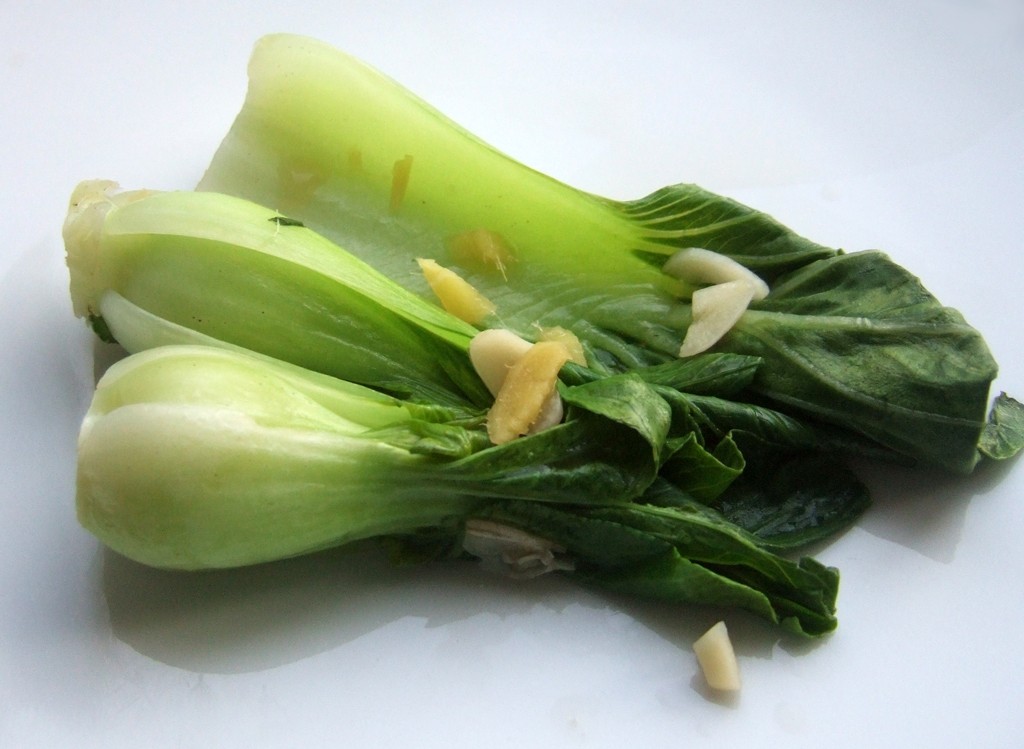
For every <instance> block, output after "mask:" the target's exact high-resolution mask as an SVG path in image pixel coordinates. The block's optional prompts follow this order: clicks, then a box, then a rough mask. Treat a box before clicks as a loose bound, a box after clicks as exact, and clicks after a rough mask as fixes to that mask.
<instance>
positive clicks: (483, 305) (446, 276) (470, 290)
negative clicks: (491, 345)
mask: <svg viewBox="0 0 1024 749" xmlns="http://www.w3.org/2000/svg"><path fill="white" fill-rule="evenodd" d="M416 262H417V263H419V266H420V270H422V271H423V276H424V278H426V279H427V283H428V284H430V288H431V290H432V291H433V292H434V294H435V295H436V296H437V298H438V300H439V301H440V302H441V306H442V307H444V308H445V309H446V310H448V312H450V313H452V314H453V315H455V316H456V317H457V318H459V319H460V320H462V321H463V322H468V323H469V324H470V325H479V324H480V323H481V322H482V321H483V320H484V319H485V318H486V317H487V316H488V315H492V314H494V310H495V306H494V303H493V302H492V301H491V300H490V299H488V298H487V297H485V296H484V295H483V294H481V293H480V292H479V291H478V290H477V289H476V287H474V286H473V285H472V284H471V283H470V282H469V281H467V280H466V279H464V278H462V276H460V275H459V274H457V273H456V272H455V271H453V270H450V269H448V268H445V267H444V266H443V265H439V264H438V263H437V262H436V261H434V260H428V259H425V258H418V259H417V260H416Z"/></svg>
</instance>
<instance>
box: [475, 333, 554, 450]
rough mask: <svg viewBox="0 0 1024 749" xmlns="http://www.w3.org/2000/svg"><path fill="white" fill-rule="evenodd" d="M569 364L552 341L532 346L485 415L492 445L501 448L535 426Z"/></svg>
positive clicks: (515, 365) (506, 378)
mask: <svg viewBox="0 0 1024 749" xmlns="http://www.w3.org/2000/svg"><path fill="white" fill-rule="evenodd" d="M568 360H569V354H568V352H567V351H566V349H565V347H564V346H563V345H562V344H560V343H555V342H554V341H540V342H538V343H535V344H533V346H531V347H530V349H529V350H528V351H527V352H526V353H525V354H523V356H522V357H521V358H520V359H519V361H517V362H516V363H515V364H514V365H513V366H512V368H511V369H510V370H509V372H508V375H507V376H506V377H505V381H504V382H503V383H502V385H501V389H500V390H499V391H498V395H497V397H496V398H495V399H494V405H493V406H491V410H490V411H488V412H487V435H488V437H490V438H491V442H493V443H494V444H495V445H501V444H504V443H506V442H509V441H511V440H514V439H516V438H517V437H522V436H523V435H525V434H528V433H530V431H531V429H532V428H535V427H536V426H537V423H538V421H539V420H540V418H541V416H542V414H543V412H544V410H545V404H547V402H548V401H549V399H550V398H551V396H552V394H553V393H555V384H556V383H557V381H558V372H559V370H561V368H562V365H563V364H565V363H566V362H567V361H568ZM560 419H561V414H559V420H560ZM555 423H557V421H556V422H555Z"/></svg>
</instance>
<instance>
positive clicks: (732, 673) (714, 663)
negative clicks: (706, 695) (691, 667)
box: [693, 622, 740, 692]
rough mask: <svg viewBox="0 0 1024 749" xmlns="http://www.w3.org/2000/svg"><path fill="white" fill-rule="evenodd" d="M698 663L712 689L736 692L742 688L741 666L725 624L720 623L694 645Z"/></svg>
mask: <svg viewBox="0 0 1024 749" xmlns="http://www.w3.org/2000/svg"><path fill="white" fill-rule="evenodd" d="M693 652H695V653H696V654H697V663H699V664H700V670H701V671H703V672H704V679H705V681H707V683H708V686H709V687H711V688H712V689H718V690H721V691H725V692H736V691H738V690H739V688H740V666H739V663H738V662H737V661H736V651H735V650H733V647H732V640H730V639H729V630H728V629H726V627H725V622H718V623H717V624H715V625H714V626H713V627H711V629H709V630H708V631H707V632H705V633H704V634H703V635H701V636H700V638H698V640H697V641H696V642H695V643H693Z"/></svg>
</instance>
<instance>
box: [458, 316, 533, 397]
mask: <svg viewBox="0 0 1024 749" xmlns="http://www.w3.org/2000/svg"><path fill="white" fill-rule="evenodd" d="M532 345H533V344H532V343H530V342H529V341H527V340H525V339H523V338H520V337H519V336H517V335H516V334H515V333H513V332H512V331H511V330H505V329H504V328H492V329H490V330H482V331H480V332H479V333H477V334H476V335H475V336H473V340H471V341H470V342H469V361H470V363H472V365H473V369H475V370H476V373H477V374H478V375H480V379H481V380H483V381H484V385H486V386H487V389H488V390H490V391H491V395H494V396H496V395H497V394H498V391H499V390H501V385H502V383H503V382H505V377H507V376H508V372H509V370H510V369H512V367H513V366H515V363H516V362H517V361H519V360H520V359H522V358H523V354H525V353H526V352H527V351H529V350H530V346H532Z"/></svg>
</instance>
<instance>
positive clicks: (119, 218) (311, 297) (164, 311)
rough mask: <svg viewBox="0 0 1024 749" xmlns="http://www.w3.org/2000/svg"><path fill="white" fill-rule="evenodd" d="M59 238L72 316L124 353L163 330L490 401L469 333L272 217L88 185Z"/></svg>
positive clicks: (209, 202)
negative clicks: (469, 353) (473, 360)
mask: <svg viewBox="0 0 1024 749" xmlns="http://www.w3.org/2000/svg"><path fill="white" fill-rule="evenodd" d="M64 240H65V247H66V250H67V262H68V267H69V269H70V273H71V296H72V302H73V305H74V309H75V312H76V314H78V315H79V316H83V317H87V318H89V319H90V320H91V321H92V323H93V326H94V328H96V329H97V331H98V332H101V333H102V334H104V335H105V336H106V337H108V339H112V340H117V341H118V342H120V343H122V345H124V346H125V347H126V348H128V349H129V350H130V351H137V350H140V349H142V348H148V347H150V346H152V345H155V344H156V343H159V342H167V341H166V340H163V341H156V340H151V337H152V336H153V335H156V333H155V332H154V330H153V328H154V327H155V326H157V325H159V326H161V327H162V328H163V330H164V335H165V336H169V335H171V332H170V331H171V330H175V331H177V333H176V334H175V335H176V336H177V338H178V339H179V341H178V342H190V341H196V340H200V339H202V340H210V339H213V340H219V341H224V342H226V343H230V344H234V345H236V346H240V347H243V348H247V349H250V350H253V351H258V352H260V353H263V354H266V355H268V356H271V357H275V358H279V359H283V360H286V361H289V362H291V363H293V364H296V365H298V366H302V367H306V368H308V369H312V370H315V371H318V372H322V373H326V374H329V375H332V376H335V377H339V378H341V379H345V380H349V381H352V382H360V383H368V384H372V385H373V386H374V387H377V388H379V389H384V390H388V391H390V392H392V393H394V394H396V395H401V396H403V397H413V396H415V397H417V398H419V399H421V400H425V401H427V402H434V401H443V402H449V403H462V404H476V405H483V404H485V403H486V402H487V401H488V400H489V397H490V396H489V395H488V394H487V391H486V389H485V388H484V386H483V384H482V383H481V382H480V379H479V377H477V375H476V373H475V372H474V371H473V369H472V367H471V365H470V364H469V361H468V359H467V358H466V355H465V351H466V347H467V346H468V344H469V341H470V339H471V338H472V336H473V335H474V334H475V333H476V329H475V328H473V327H471V326H469V325H467V324H465V323H463V322H462V321H460V320H459V319H457V318H455V317H453V316H451V315H449V314H447V313H445V312H444V311H443V310H441V309H439V308H438V307H437V306H436V305H434V304H431V303H428V302H426V301H424V300H423V299H420V298H419V297H417V296H416V295H414V294H412V293H410V292H409V291H407V290H405V289H404V288H402V287H401V286H399V285H398V284H396V283H395V282H393V281H391V280H389V279H387V278H386V277H384V276H382V275H381V274H380V273H378V272H377V271H375V270H373V269H372V268H370V267H369V266H368V265H366V264H365V263H364V262H362V261H360V260H358V259H356V258H355V257H353V256H351V255H349V254H347V253H345V252H343V251H341V250H340V249H339V248H337V247H335V246H334V245H333V244H331V243H330V242H328V241H327V240H326V239H324V238H322V237H320V236H319V235H317V234H316V233H314V232H312V231H310V230H309V229H307V228H305V227H303V226H302V225H301V224H299V223H298V222H295V221H292V220H289V219H288V218H287V217H284V216H281V215H280V214H278V213H277V212H275V211H272V210H269V209H267V208H263V207H261V206H258V205H255V204H253V203H250V202H248V201H245V200H241V199H238V198H233V197H228V196H224V195H216V194H213V193H193V192H170V193H154V192H146V191H135V192H124V193H119V192H116V186H115V185H114V183H111V182H99V181H92V182H84V183H82V184H81V185H79V187H78V188H77V189H76V190H75V192H74V194H73V196H72V198H71V208H70V210H69V213H68V217H67V219H66V222H65V225H64ZM147 321H148V322H147ZM185 331H191V333H186V332H185Z"/></svg>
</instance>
